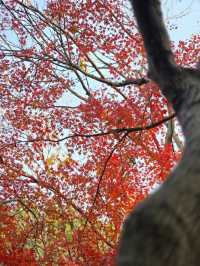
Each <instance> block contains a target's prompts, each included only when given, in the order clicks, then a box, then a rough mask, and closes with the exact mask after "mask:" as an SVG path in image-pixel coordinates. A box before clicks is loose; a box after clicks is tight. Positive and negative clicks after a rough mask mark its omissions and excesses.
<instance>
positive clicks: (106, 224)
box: [0, 0, 199, 266]
mask: <svg viewBox="0 0 200 266" xmlns="http://www.w3.org/2000/svg"><path fill="white" fill-rule="evenodd" d="M130 11H131V6H130V4H129V3H128V2H127V1H123V0H118V1H114V0H109V1H92V0H87V1H81V0H77V1H74V0H71V1H59V0H57V1H46V2H45V7H43V6H42V4H41V3H40V4H39V3H38V4H36V3H33V2H32V1H16V0H5V1H0V12H1V14H2V16H1V21H0V26H1V33H0V70H1V73H2V74H1V78H0V89H1V90H0V94H1V102H0V108H1V109H0V110H1V130H0V134H1V141H0V171H1V178H0V210H1V213H2V215H1V216H0V228H1V231H0V261H1V262H2V263H4V264H5V265H69V266H73V265H74V266H76V265H97V266H98V265H103V264H105V265H115V260H114V257H115V254H116V249H117V245H118V239H119V233H120V228H121V226H122V223H123V220H124V218H125V216H126V215H127V214H128V213H129V212H130V210H131V209H132V208H133V207H134V206H135V205H136V204H137V203H138V202H139V201H141V200H142V199H144V197H145V196H146V195H147V194H148V193H149V192H150V191H151V189H152V188H154V187H155V186H157V185H158V184H160V183H161V182H163V180H164V179H165V178H166V176H167V174H168V173H169V172H170V170H171V168H172V167H173V166H174V165H175V163H176V162H177V160H179V158H180V155H181V151H182V140H181V138H180V137H179V136H180V129H179V127H178V125H177V122H176V120H175V118H174V117H175V115H174V113H173V110H172V108H171V106H170V104H169V103H168V102H167V100H166V98H165V97H163V95H162V94H161V92H160V90H159V88H158V86H157V85H156V84H155V83H153V82H151V81H150V80H149V79H148V78H147V74H146V70H147V60H146V56H145V50H144V47H143V43H142V38H141V36H140V35H139V34H138V32H137V27H136V23H135V21H134V20H133V17H132V12H130ZM172 46H174V47H173V48H174V51H175V55H176V60H177V63H178V64H187V65H191V66H192V65H193V64H194V63H196V58H197V56H198V55H199V36H193V37H192V38H191V40H189V41H188V42H184V41H181V42H179V44H178V46H177V47H176V46H175V45H173V44H172Z"/></svg>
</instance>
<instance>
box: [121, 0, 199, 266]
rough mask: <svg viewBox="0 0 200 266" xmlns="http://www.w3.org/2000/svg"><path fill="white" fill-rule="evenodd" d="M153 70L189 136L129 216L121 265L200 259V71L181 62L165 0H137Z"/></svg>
mask: <svg viewBox="0 0 200 266" xmlns="http://www.w3.org/2000/svg"><path fill="white" fill-rule="evenodd" d="M131 2H132V6H133V10H134V13H135V17H136V19H137V22H138V26H139V30H140V32H141V34H142V36H143V39H144V44H145V49H146V52H147V57H148V64H149V76H150V78H151V79H153V80H154V81H155V82H157V83H158V85H159V86H160V89H161V91H162V93H163V94H164V95H165V97H166V98H167V99H168V100H169V101H170V102H171V104H172V106H173V108H174V111H175V112H176V115H177V117H178V120H179V122H180V124H181V126H182V129H183V133H184V136H185V139H186V145H185V149H184V153H183V158H182V160H181V162H180V163H179V165H178V166H177V168H176V169H175V170H174V171H173V172H172V173H171V175H170V176H169V178H168V180H167V181H166V182H165V183H164V184H163V185H162V186H161V188H160V189H159V190H158V191H157V192H156V193H154V194H153V195H151V196H149V197H148V198H147V199H146V200H145V201H144V202H143V203H142V204H140V205H139V206H138V207H137V208H136V209H135V210H134V211H133V212H132V213H131V214H130V215H129V217H128V218H127V220H126V221H125V224H124V228H123V231H122V236H121V241H120V247H119V254H118V265H119V266H147V265H148V266H158V265H159V266H172V265H173V266H192V265H196V266H197V265H200V71H199V70H197V69H191V68H182V67H179V66H177V65H176V64H175V61H174V57H173V53H172V51H171V48H170V41H169V37H168V34H167V31H166V28H165V26H164V22H163V18H162V13H161V6H160V1H159V0H132V1H131Z"/></svg>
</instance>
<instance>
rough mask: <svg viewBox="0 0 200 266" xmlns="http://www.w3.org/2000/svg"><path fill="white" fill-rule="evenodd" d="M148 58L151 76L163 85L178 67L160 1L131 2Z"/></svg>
mask: <svg viewBox="0 0 200 266" xmlns="http://www.w3.org/2000/svg"><path fill="white" fill-rule="evenodd" d="M131 3H132V6H133V9H134V13H135V17H136V20H137V23H138V26H139V30H140V33H141V34H142V37H143V40H144V45H145V49H146V52H147V57H148V64H149V76H150V77H151V78H152V79H153V80H155V81H157V82H158V83H159V84H161V83H162V79H163V77H166V73H167V74H168V75H169V74H170V73H171V72H172V70H173V71H174V68H175V66H176V64H175V61H174V56H173V53H172V51H171V46H170V40H169V37H168V33H167V30H166V28H165V25H164V21H163V16H162V12H161V4H160V1H159V0H131Z"/></svg>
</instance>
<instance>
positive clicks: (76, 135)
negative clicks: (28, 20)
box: [8, 114, 175, 145]
mask: <svg viewBox="0 0 200 266" xmlns="http://www.w3.org/2000/svg"><path fill="white" fill-rule="evenodd" d="M174 117H175V114H172V115H171V116H168V117H166V118H164V119H162V120H160V121H158V122H155V123H152V124H150V125H147V126H139V127H128V128H125V127H124V128H115V129H112V130H109V131H106V132H99V133H94V134H79V133H77V134H73V135H69V136H66V137H63V138H61V139H58V140H53V139H48V138H46V139H45V138H44V139H43V138H36V139H29V140H16V142H15V143H10V144H8V145H12V144H17V143H31V142H39V141H44V142H53V143H57V142H62V141H64V140H67V139H71V138H92V137H102V136H106V135H110V134H116V133H118V134H119V133H123V132H127V133H128V134H129V133H132V132H139V131H143V130H149V129H152V128H155V127H157V126H160V125H161V124H163V123H165V122H167V121H169V120H171V119H173V118H174Z"/></svg>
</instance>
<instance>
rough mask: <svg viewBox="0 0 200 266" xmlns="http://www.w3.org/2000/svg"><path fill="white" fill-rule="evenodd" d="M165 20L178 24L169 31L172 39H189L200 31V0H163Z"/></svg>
mask: <svg viewBox="0 0 200 266" xmlns="http://www.w3.org/2000/svg"><path fill="white" fill-rule="evenodd" d="M162 4H163V12H164V17H165V21H169V22H170V25H172V24H174V25H177V26H178V28H177V29H173V30H171V31H169V34H170V37H171V40H172V41H175V42H177V41H179V40H185V39H189V38H190V37H191V35H192V34H194V33H200V0H163V1H162Z"/></svg>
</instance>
